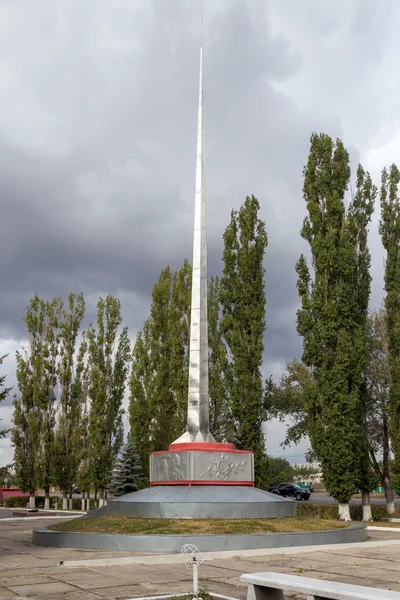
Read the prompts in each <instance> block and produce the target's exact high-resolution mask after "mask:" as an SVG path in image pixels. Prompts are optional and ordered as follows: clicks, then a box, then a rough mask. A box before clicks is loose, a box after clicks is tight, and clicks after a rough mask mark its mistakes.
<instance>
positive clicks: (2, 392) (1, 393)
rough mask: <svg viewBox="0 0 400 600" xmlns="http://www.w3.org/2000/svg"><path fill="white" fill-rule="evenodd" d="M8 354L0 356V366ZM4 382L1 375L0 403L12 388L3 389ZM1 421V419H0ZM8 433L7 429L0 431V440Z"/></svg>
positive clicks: (3, 377) (4, 377)
mask: <svg viewBox="0 0 400 600" xmlns="http://www.w3.org/2000/svg"><path fill="white" fill-rule="evenodd" d="M7 356H8V354H5V355H4V356H0V366H1V365H2V364H3V361H4V359H5V358H7ZM5 381H6V376H5V375H2V376H1V377H0V402H4V401H5V400H7V398H8V396H9V394H10V392H11V390H12V388H11V387H5V385H4V384H5ZM0 420H1V419H0ZM7 433H8V429H3V430H1V429H0V439H1V438H4V437H5V436H6V435H7Z"/></svg>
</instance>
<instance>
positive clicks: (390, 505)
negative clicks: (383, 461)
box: [384, 478, 395, 515]
mask: <svg viewBox="0 0 400 600" xmlns="http://www.w3.org/2000/svg"><path fill="white" fill-rule="evenodd" d="M384 487H385V499H386V510H387V513H388V515H392V514H393V513H394V510H395V507H394V500H393V490H392V485H391V482H390V479H389V478H387V479H386V478H385V486H384Z"/></svg>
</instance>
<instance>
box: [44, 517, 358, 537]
mask: <svg viewBox="0 0 400 600" xmlns="http://www.w3.org/2000/svg"><path fill="white" fill-rule="evenodd" d="M345 527H348V524H347V523H344V522H339V521H334V520H331V519H315V518H311V517H308V518H307V517H303V518H302V517H300V518H299V517H289V518H288V517H285V518H283V519H150V518H139V517H117V516H114V515H104V516H101V517H93V518H91V517H89V518H79V519H73V520H71V521H69V520H68V521H63V522H62V523H57V524H56V525H51V526H50V527H49V530H51V531H59V532H82V533H120V534H134V535H146V534H150V535H154V534H158V535H174V534H175V535H177V534H184V535H190V534H197V535H207V534H252V533H256V534H260V533H300V532H307V531H326V530H334V529H343V528H345Z"/></svg>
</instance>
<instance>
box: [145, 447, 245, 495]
mask: <svg viewBox="0 0 400 600" xmlns="http://www.w3.org/2000/svg"><path fill="white" fill-rule="evenodd" d="M150 485H151V486H155V485H235V486H238V485H244V486H253V485H254V456H253V452H249V451H246V450H236V449H235V446H234V445H233V444H220V443H216V442H213V443H206V442H199V443H187V444H171V445H170V446H169V450H167V451H165V452H153V453H152V454H151V456H150Z"/></svg>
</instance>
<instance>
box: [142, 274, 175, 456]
mask: <svg viewBox="0 0 400 600" xmlns="http://www.w3.org/2000/svg"><path fill="white" fill-rule="evenodd" d="M171 286H172V273H171V269H170V268H169V267H166V268H165V269H163V270H162V271H161V274H160V278H159V280H158V282H157V283H156V284H155V285H154V287H153V291H152V303H151V308H150V320H149V340H150V357H151V380H150V391H149V399H150V405H149V408H150V414H151V422H150V435H151V440H152V449H153V451H159V450H166V449H167V448H168V445H169V444H170V443H171V442H172V441H173V440H174V439H175V438H174V435H175V433H176V423H174V419H175V417H176V402H175V397H174V393H173V390H172V374H171V343H170V342H171V338H170V324H171V321H170V316H171Z"/></svg>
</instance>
